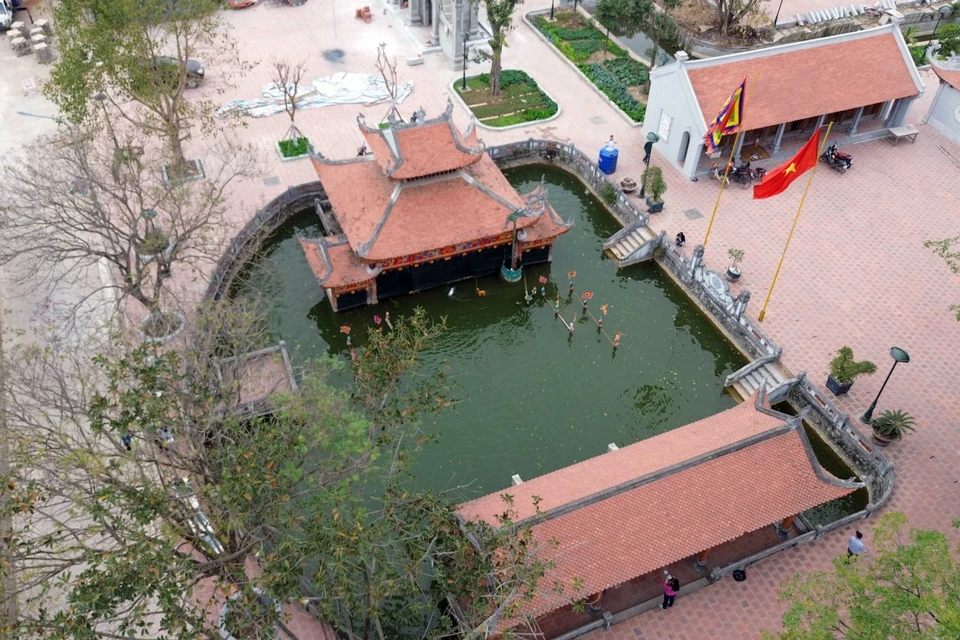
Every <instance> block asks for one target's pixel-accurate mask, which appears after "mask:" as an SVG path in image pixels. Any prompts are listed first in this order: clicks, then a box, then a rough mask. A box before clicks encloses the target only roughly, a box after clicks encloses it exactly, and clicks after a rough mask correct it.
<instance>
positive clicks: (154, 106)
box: [44, 0, 240, 168]
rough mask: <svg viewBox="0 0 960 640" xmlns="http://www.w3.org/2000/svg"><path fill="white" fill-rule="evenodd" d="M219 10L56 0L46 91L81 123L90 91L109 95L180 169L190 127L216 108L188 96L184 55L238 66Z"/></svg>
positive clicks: (179, 0) (150, 2) (211, 5)
mask: <svg viewBox="0 0 960 640" xmlns="http://www.w3.org/2000/svg"><path fill="white" fill-rule="evenodd" d="M219 10H220V3H219V2H218V0H61V1H60V2H57V3H56V4H55V5H54V21H53V24H54V27H55V29H56V35H57V50H58V58H57V61H56V62H55V63H54V66H53V70H52V72H51V74H50V82H49V83H47V84H46V85H45V87H44V93H45V94H46V95H47V97H49V98H50V99H51V100H53V102H54V103H55V104H56V105H57V106H58V107H59V108H60V111H61V113H62V114H63V116H64V117H65V118H66V119H67V120H68V121H69V122H71V123H73V124H80V123H83V122H86V120H87V119H88V118H89V116H90V114H91V112H92V111H94V110H95V103H94V102H92V100H94V98H95V97H96V99H99V100H101V101H103V100H105V101H108V102H109V103H111V104H112V105H113V106H114V107H115V108H116V114H118V115H120V116H121V117H122V118H125V119H127V120H129V121H130V122H132V123H133V124H135V126H136V127H137V128H139V129H142V130H143V131H145V132H147V133H150V134H155V135H159V136H161V137H162V138H163V139H164V140H166V143H167V148H168V153H169V160H170V162H171V163H172V164H173V165H174V166H175V167H178V168H182V166H183V165H184V163H185V158H184V152H183V142H184V141H185V140H186V139H187V138H188V137H189V135H190V129H191V128H192V127H193V126H196V125H200V126H212V122H213V121H212V114H213V112H214V109H213V106H212V105H211V104H208V103H206V102H204V101H198V100H189V99H187V96H186V95H185V90H186V89H187V88H188V86H189V85H190V84H191V83H192V82H193V80H192V79H191V77H190V76H189V75H188V73H187V67H188V60H192V59H197V58H200V57H203V58H204V60H200V62H205V63H207V64H209V63H210V62H211V61H212V60H211V57H215V58H216V59H217V60H218V61H219V62H221V64H220V65H218V66H220V67H223V68H224V69H226V70H229V69H231V68H233V69H237V70H239V67H240V62H239V60H238V56H237V55H236V52H235V47H234V46H233V42H232V40H230V39H229V38H228V37H227V34H226V31H225V27H224V25H223V23H222V21H221V18H220V15H219ZM164 60H166V61H164ZM222 75H223V74H221V76H222Z"/></svg>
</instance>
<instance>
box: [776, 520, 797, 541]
mask: <svg viewBox="0 0 960 640" xmlns="http://www.w3.org/2000/svg"><path fill="white" fill-rule="evenodd" d="M795 517H796V516H790V517H789V518H784V519H783V521H782V522H778V523H777V524H775V525H774V531H775V532H776V534H777V537H778V538H782V539H783V540H786V539H787V537H789V535H790V529H792V528H793V519H794V518H795Z"/></svg>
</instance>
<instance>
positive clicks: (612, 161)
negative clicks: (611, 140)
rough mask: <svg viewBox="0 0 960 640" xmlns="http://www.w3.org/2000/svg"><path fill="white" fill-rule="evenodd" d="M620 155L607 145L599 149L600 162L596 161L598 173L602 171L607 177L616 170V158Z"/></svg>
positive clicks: (614, 148) (618, 151)
mask: <svg viewBox="0 0 960 640" xmlns="http://www.w3.org/2000/svg"><path fill="white" fill-rule="evenodd" d="M619 155H620V150H619V149H617V148H616V147H614V146H612V145H608V146H605V147H603V149H600V160H599V161H597V165H598V166H599V167H600V171H603V172H604V173H605V174H607V175H608V176H609V175H610V174H612V173H613V172H614V171H616V170H617V156H619Z"/></svg>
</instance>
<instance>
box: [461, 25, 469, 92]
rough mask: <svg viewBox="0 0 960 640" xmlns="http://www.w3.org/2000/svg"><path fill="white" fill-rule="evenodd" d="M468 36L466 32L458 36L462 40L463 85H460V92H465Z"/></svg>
mask: <svg viewBox="0 0 960 640" xmlns="http://www.w3.org/2000/svg"><path fill="white" fill-rule="evenodd" d="M469 36H470V34H469V33H467V32H466V31H464V32H463V33H461V34H460V37H461V38H463V83H462V84H461V85H460V90H461V91H466V90H467V38H468V37H469Z"/></svg>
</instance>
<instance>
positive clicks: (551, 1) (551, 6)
mask: <svg viewBox="0 0 960 640" xmlns="http://www.w3.org/2000/svg"><path fill="white" fill-rule="evenodd" d="M550 19H551V20H553V0H550Z"/></svg>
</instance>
